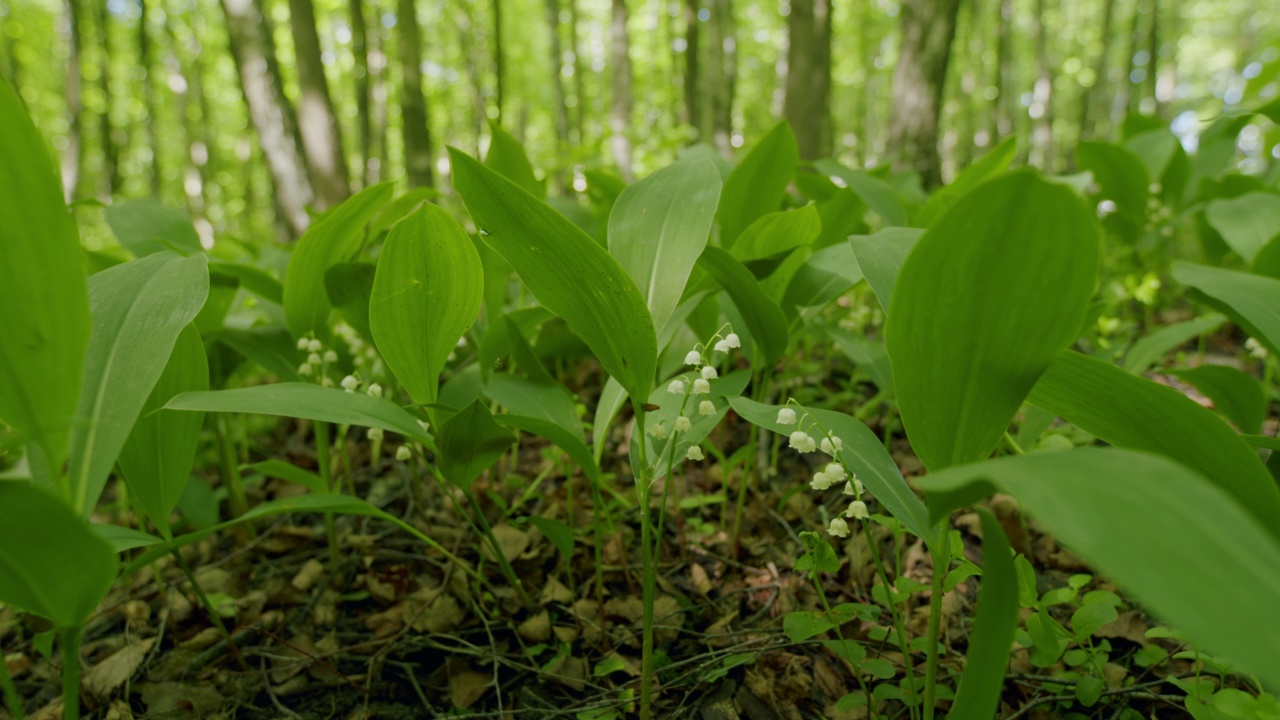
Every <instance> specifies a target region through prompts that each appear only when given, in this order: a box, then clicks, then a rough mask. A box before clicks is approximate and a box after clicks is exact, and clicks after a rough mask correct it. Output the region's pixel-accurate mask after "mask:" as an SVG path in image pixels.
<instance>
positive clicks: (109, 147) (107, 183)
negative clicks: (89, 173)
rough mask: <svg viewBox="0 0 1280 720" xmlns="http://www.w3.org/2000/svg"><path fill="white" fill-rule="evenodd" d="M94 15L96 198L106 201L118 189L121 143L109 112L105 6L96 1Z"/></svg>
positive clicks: (108, 39) (110, 96)
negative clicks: (99, 96) (97, 149)
mask: <svg viewBox="0 0 1280 720" xmlns="http://www.w3.org/2000/svg"><path fill="white" fill-rule="evenodd" d="M93 5H94V9H95V12H94V15H95V20H96V21H97V23H96V24H97V31H98V61H99V63H100V64H99V66H98V92H100V93H102V112H100V113H99V114H98V142H99V144H100V145H101V146H102V177H101V178H100V182H99V184H98V187H99V193H98V196H99V199H100V200H102V201H103V202H109V201H110V200H111V196H112V195H113V194H114V193H115V192H116V191H117V190H119V189H120V143H118V142H117V138H116V132H115V129H114V128H113V127H112V126H111V109H112V106H113V105H114V104H115V103H114V102H113V100H114V97H115V95H114V93H113V92H112V90H113V88H112V87H111V60H112V57H111V56H112V48H111V26H110V22H111V20H110V16H109V13H107V5H106V3H104V2H95V3H94V4H93Z"/></svg>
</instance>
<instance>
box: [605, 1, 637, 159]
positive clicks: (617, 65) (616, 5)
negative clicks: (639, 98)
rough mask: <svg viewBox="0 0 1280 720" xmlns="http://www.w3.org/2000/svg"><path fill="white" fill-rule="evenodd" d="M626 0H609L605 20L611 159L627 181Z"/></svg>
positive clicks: (628, 60)
mask: <svg viewBox="0 0 1280 720" xmlns="http://www.w3.org/2000/svg"><path fill="white" fill-rule="evenodd" d="M627 17H628V14H627V0H613V16H612V18H611V21H610V23H609V29H610V44H609V52H610V57H611V60H612V62H611V63H610V65H611V67H612V70H613V77H612V85H613V97H612V99H611V100H610V105H609V131H610V135H609V147H610V149H611V150H612V151H613V162H614V164H615V165H617V166H618V172H619V173H620V174H621V175H622V178H623V179H624V180H626V181H627V182H631V179H632V174H631V53H630V49H631V41H630V36H629V35H628V34H627Z"/></svg>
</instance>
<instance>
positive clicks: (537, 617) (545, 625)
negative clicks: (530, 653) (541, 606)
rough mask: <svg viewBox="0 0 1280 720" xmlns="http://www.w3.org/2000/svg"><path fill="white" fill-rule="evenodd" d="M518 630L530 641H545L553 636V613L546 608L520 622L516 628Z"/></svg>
mask: <svg viewBox="0 0 1280 720" xmlns="http://www.w3.org/2000/svg"><path fill="white" fill-rule="evenodd" d="M516 632H518V633H520V637H522V638H524V639H525V640H528V641H529V642H535V643H537V642H544V641H546V640H547V639H548V638H550V637H551V614H550V613H548V612H547V611H546V610H541V611H539V612H537V613H535V614H534V615H532V616H530V617H529V619H527V620H525V621H524V622H522V623H520V627H518V628H516Z"/></svg>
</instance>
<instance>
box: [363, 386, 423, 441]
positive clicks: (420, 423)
mask: <svg viewBox="0 0 1280 720" xmlns="http://www.w3.org/2000/svg"><path fill="white" fill-rule="evenodd" d="M369 389H370V390H372V389H373V388H369ZM378 389H379V390H381V389H382V388H378ZM369 394H370V395H372V394H373V393H369ZM418 427H420V428H422V432H431V423H429V422H427V421H426V420H419V421H418Z"/></svg>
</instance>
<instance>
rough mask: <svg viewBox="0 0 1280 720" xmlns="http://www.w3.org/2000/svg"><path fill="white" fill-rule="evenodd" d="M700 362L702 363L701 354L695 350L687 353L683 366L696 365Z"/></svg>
mask: <svg viewBox="0 0 1280 720" xmlns="http://www.w3.org/2000/svg"><path fill="white" fill-rule="evenodd" d="M700 362H702V353H700V352H698V351H697V350H690V351H689V353H688V354H687V355H685V356H684V364H685V365H697V364H698V363H700Z"/></svg>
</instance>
